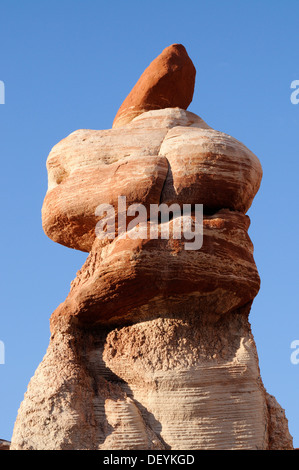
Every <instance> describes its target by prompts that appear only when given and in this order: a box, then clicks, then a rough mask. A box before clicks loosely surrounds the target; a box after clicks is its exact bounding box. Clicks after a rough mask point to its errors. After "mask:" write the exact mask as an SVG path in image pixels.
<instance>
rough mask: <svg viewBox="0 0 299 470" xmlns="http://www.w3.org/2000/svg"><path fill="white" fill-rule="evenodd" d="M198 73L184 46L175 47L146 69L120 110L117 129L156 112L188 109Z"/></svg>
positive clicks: (117, 115) (114, 122)
mask: <svg viewBox="0 0 299 470" xmlns="http://www.w3.org/2000/svg"><path fill="white" fill-rule="evenodd" d="M195 75H196V70H195V67H194V65H193V62H192V60H191V59H190V57H189V56H188V54H187V51H186V49H185V47H184V46H183V45H182V44H172V45H171V46H168V47H166V48H165V49H164V50H163V51H162V53H161V54H160V55H159V56H158V57H156V59H154V60H153V61H152V62H151V64H150V65H149V66H148V67H147V68H146V69H145V71H144V72H143V74H142V75H141V77H140V78H139V80H138V82H137V83H136V85H135V86H134V88H133V89H132V90H131V92H130V93H129V95H128V96H127V97H126V99H125V100H124V102H123V103H122V105H121V106H120V108H119V110H118V112H117V114H116V116H115V119H114V121H113V126H112V127H113V128H116V127H121V126H124V125H125V124H128V123H129V122H130V121H132V120H133V119H134V118H135V117H137V116H139V115H140V114H142V113H144V112H146V111H151V110H154V109H164V108H177V107H178V108H181V109H187V108H188V106H189V104H190V103H191V101H192V98H193V93H194V85H195Z"/></svg>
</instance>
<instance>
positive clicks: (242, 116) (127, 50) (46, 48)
mask: <svg viewBox="0 0 299 470" xmlns="http://www.w3.org/2000/svg"><path fill="white" fill-rule="evenodd" d="M298 13H299V2H298V0H294V1H292V0H286V1H282V0H281V1H280V0H279V1H278V0H263V1H260V0H259V1H257V0H253V1H250V2H248V1H245V0H244V1H241V0H239V1H230V0H227V1H224V0H218V1H213V0H206V1H202V0H186V1H184V2H182V1H181V0H180V1H176V0H171V1H170V0H166V1H164V0H163V1H161V0H159V1H157V0H151V1H150V2H149V1H146V0H145V1H135V0H133V1H130V0H128V1H123V0H118V1H111V0H110V1H109V2H108V1H105V2H102V1H99V0H84V1H83V0H71V1H70V0H59V1H57V0H51V1H40V0H36V1H32V0H26V1H23V0H18V1H17V0H1V2H0V50H1V56H0V61H1V62H0V64H1V67H0V80H2V81H3V82H4V83H5V94H6V95H5V99H6V103H5V104H4V105H0V135H1V138H0V157H1V207H2V209H1V273H0V279H1V310H0V312H1V322H0V340H1V341H3V342H4V344H5V354H6V357H5V364H4V365H0V385H1V386H0V438H2V439H8V440H9V439H10V438H11V434H12V429H13V423H14V421H15V418H16V415H17V410H18V407H19V405H20V403H21V401H22V399H23V395H24V392H25V391H26V388H27V385H28V382H29V380H30V378H31V377H32V375H33V374H34V371H35V369H36V367H37V366H38V364H39V363H40V361H41V360H42V358H43V356H44V354H45V352H46V349H47V345H48V342H49V317H50V315H51V313H52V312H53V310H55V308H56V307H57V305H58V304H59V303H60V302H62V301H63V300H64V299H65V297H66V296H67V294H68V291H69V287H70V282H71V280H72V279H73V278H74V277H75V275H76V271H77V270H78V269H79V268H80V267H81V265H82V264H83V262H84V260H85V259H86V254H84V253H80V252H76V251H74V250H71V249H68V248H65V247H62V246H60V245H58V244H55V243H53V242H52V241H51V240H49V239H48V238H47V237H46V236H45V235H44V233H43V231H42V226H41V206H42V203H43V198H44V196H45V192H46V189H47V173H46V167H45V163H46V158H47V155H48V153H49V152H50V150H51V148H52V147H53V146H54V145H55V144H56V143H57V142H58V141H59V140H61V139H62V138H64V137H66V136H67V135H68V134H70V133H71V132H73V131H74V130H76V129H80V128H90V129H107V128H110V127H111V124H112V121H113V118H114V116H115V114H116V112H117V110H118V108H119V106H120V104H121V103H122V101H123V99H124V98H125V97H126V95H127V94H128V92H129V91H130V90H131V88H132V86H133V85H134V84H135V82H136V80H137V79H138V78H139V76H140V74H141V73H142V72H143V70H144V69H145V67H147V66H148V64H149V63H150V62H151V61H152V60H153V59H154V58H155V57H156V56H157V55H158V54H159V53H160V52H161V51H162V50H163V49H164V48H165V47H167V46H169V45H170V44H172V43H182V44H184V46H185V47H186V49H187V51H188V53H189V55H190V57H191V58H192V60H193V62H194V64H195V66H196V69H197V81H196V88H195V94H194V99H193V102H192V104H191V105H190V107H189V110H190V111H193V112H195V113H196V114H198V115H200V116H201V117H202V118H203V119H204V120H205V121H206V122H207V123H208V124H209V125H211V126H212V127H214V128H215V129H217V130H220V131H223V132H226V133H228V134H231V135H233V136H234V137H235V138H237V139H238V140H241V141H242V142H243V143H244V144H245V145H247V146H248V147H249V148H250V149H251V150H252V151H253V152H254V153H255V154H256V155H257V156H258V157H259V158H260V161H261V163H262V166H263V170H264V177H263V181H262V186H261V189H260V191H259V193H258V196H257V197H256V198H255V200H254V204H253V206H252V208H251V209H250V211H249V216H250V217H251V227H250V236H251V239H252V241H253V243H254V246H255V260H256V264H257V267H258V270H259V273H260V276H261V280H262V283H261V290H260V292H259V294H258V296H257V297H256V299H255V301H254V304H253V308H252V311H251V315H250V321H251V325H252V329H253V333H254V337H255V340H256V344H257V349H258V353H259V358H260V368H261V375H262V378H263V382H264V384H265V387H266V389H267V390H268V392H269V393H271V394H273V395H274V396H275V397H276V398H277V400H278V401H279V403H280V404H281V406H282V407H283V408H284V409H285V410H286V415H287V418H288V420H289V427H290V431H291V433H292V435H293V437H294V445H295V446H297V447H299V406H298V392H299V364H298V365H294V364H292V363H291V361H290V356H291V352H292V350H291V348H290V344H291V342H292V341H294V340H296V339H298V340H299V316H298V230H299V226H298V171H299V163H298V156H299V152H298V149H299V139H298V135H299V104H298V105H293V104H292V103H291V101H290V95H291V91H292V90H291V88H290V85H291V82H292V81H293V80H299V60H298V59H299V57H298V55H299V52H298V39H299V37H298V36H299V33H298V32H299V28H298Z"/></svg>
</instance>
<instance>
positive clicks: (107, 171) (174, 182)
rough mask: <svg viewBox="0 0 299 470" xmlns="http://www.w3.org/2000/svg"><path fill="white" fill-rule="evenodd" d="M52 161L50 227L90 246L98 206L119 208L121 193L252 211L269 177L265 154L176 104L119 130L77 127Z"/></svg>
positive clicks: (58, 235) (71, 242) (52, 233)
mask: <svg viewBox="0 0 299 470" xmlns="http://www.w3.org/2000/svg"><path fill="white" fill-rule="evenodd" d="M47 168H48V174H49V177H48V179H49V183H48V191H47V194H46V197H45V201H44V204H43V208H42V220H43V228H44V231H45V233H46V234H47V235H48V236H49V237H50V238H51V239H52V240H54V241H55V242H58V243H61V244H62V245H66V246H68V247H70V248H76V249H79V250H82V251H88V252H89V251H90V250H91V247H92V244H93V242H94V240H95V238H96V236H95V230H94V227H95V226H96V224H97V222H98V221H99V218H98V217H97V216H96V215H95V210H96V207H97V206H98V205H100V204H103V203H107V204H112V205H113V206H114V207H115V209H116V210H117V197H118V196H119V195H122V196H126V200H127V205H131V204H132V203H139V204H143V205H145V206H146V207H147V209H148V207H149V205H150V204H159V202H161V203H165V204H168V205H171V204H172V203H178V204H180V205H181V206H182V205H183V204H196V203H199V202H200V203H201V204H203V205H204V210H207V211H214V212H215V211H216V210H219V209H222V208H228V209H230V210H232V211H240V212H243V213H245V212H246V211H247V210H248V209H249V207H250V206H251V203H252V200H253V198H254V196H255V194H256V193H257V191H258V189H259V186H260V183H261V178H262V168H261V164H260V162H259V160H258V158H257V157H256V156H255V155H254V154H253V153H252V152H251V151H250V150H248V149H247V148H246V147H245V146H244V145H243V144H241V143H240V142H238V141H237V140H236V139H234V138H232V137H230V136H228V135H226V134H224V133H222V132H218V131H214V130H213V129H211V128H210V127H209V126H208V125H207V124H206V123H205V122H204V121H203V120H202V119H200V118H199V117H198V116H196V115H195V114H193V113H190V112H188V111H184V110H182V109H177V108H167V109H163V110H158V111H149V112H148V113H144V114H142V115H141V116H138V117H137V118H135V119H134V120H133V121H132V122H131V123H130V124H128V126H124V127H122V128H119V129H110V130H105V131H95V130H79V131H76V132H74V133H72V134H71V135H70V136H68V137H67V138H65V139H63V140H62V141H61V142H59V143H58V144H57V145H56V146H55V147H54V148H53V149H52V151H51V152H50V154H49V156H48V159H47ZM74 194H75V195H76V197H74Z"/></svg>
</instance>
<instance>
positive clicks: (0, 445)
mask: <svg viewBox="0 0 299 470" xmlns="http://www.w3.org/2000/svg"><path fill="white" fill-rule="evenodd" d="M9 448H10V442H9V441H4V440H3V439H0V450H9Z"/></svg>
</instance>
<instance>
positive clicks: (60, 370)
mask: <svg viewBox="0 0 299 470" xmlns="http://www.w3.org/2000/svg"><path fill="white" fill-rule="evenodd" d="M194 80H195V68H194V65H193V64H192V61H191V59H190V58H189V56H188V55H187V52H186V50H185V48H184V47H183V46H181V45H177V44H176V45H172V46H170V47H169V48H167V49H165V50H164V51H163V52H162V54H161V55H160V56H159V57H158V58H157V59H155V60H154V61H153V62H152V64H150V66H149V67H148V68H147V69H146V71H145V72H144V74H142V76H141V77H140V79H139V81H138V82H137V84H136V86H135V87H134V88H133V90H132V92H131V93H130V94H129V95H128V97H127V98H126V100H125V101H124V103H123V104H122V105H121V107H120V109H119V111H118V113H117V115H116V117H115V120H114V123H113V127H112V129H107V130H84V129H83V130H78V131H75V132H73V133H72V134H71V135H69V136H68V137H66V138H65V139H63V140H62V141H61V142H59V143H58V144H56V145H55V146H54V147H53V149H52V151H51V152H50V154H49V156H48V159H47V169H48V177H49V179H48V191H47V193H46V196H45V200H44V204H43V208H42V223H43V228H44V231H45V233H46V234H47V235H48V236H49V237H50V238H51V239H52V240H54V241H55V242H57V243H60V244H62V245H65V246H67V247H70V248H74V249H77V250H82V251H85V252H88V253H89V254H88V257H87V260H86V262H85V264H84V265H83V267H82V268H81V270H80V271H79V272H78V273H77V277H76V279H74V281H73V282H72V284H71V289H70V293H69V295H68V297H67V298H66V300H65V301H64V302H63V303H62V304H61V305H59V306H58V307H57V309H56V310H55V311H54V312H53V314H52V316H51V320H50V323H51V340H50V344H49V347H48V350H47V352H46V354H45V357H44V359H43V361H42V362H41V364H40V365H39V367H38V369H37V370H36V373H35V375H34V377H33V378H32V380H31V381H30V384H29V386H28V390H27V392H26V395H25V398H24V400H23V402H22V404H21V406H20V409H19V413H18V417H17V420H16V424H15V428H14V433H13V438H12V444H11V448H12V449H91V450H92V449H97V450H104V449H107V450H110V449H120V450H128V449H132V450H134V449H138V450H141V449H149V450H152V449H178V450H193V449H291V448H292V437H291V436H290V434H289V431H288V423H287V419H286V417H285V415H284V411H283V410H282V409H281V407H280V406H279V405H278V403H277V402H276V400H275V398H274V397H272V396H271V395H269V394H268V393H267V392H266V390H265V387H264V385H263V382H262V379H261V377H260V371H259V364H258V355H257V351H256V346H255V342H254V338H253V335H252V332H251V328H250V323H249V321H248V316H249V313H250V308H251V305H252V302H253V300H254V298H255V296H256V295H257V294H258V291H259V288H260V278H259V275H258V271H257V268H256V265H255V261H254V256H253V246H252V242H251V240H250V238H249V236H248V228H249V224H250V220H249V217H248V215H247V214H246V213H247V211H248V209H249V208H250V206H251V204H252V202H253V199H254V197H255V195H256V193H257V191H258V189H259V187H260V184H261V179H262V168H261V164H260V161H259V159H258V158H257V157H256V156H255V155H254V154H253V153H252V152H251V151H250V150H249V149H248V148H247V147H245V146H244V145H243V144H242V143H241V142H239V141H238V140H236V139H235V138H233V137H231V136H229V135H227V134H225V133H223V132H219V131H217V130H214V129H212V128H211V127H210V126H209V125H208V124H206V123H205V122H204V121H203V120H202V119H201V118H200V117H199V116H197V115H196V114H194V113H190V112H189V111H187V110H186V109H187V107H188V105H189V104H190V102H191V100H192V96H193V91H194ZM120 196H122V197H125V201H126V202H125V206H124V208H123V209H124V210H125V212H128V209H129V208H130V207H132V205H133V204H138V205H139V207H141V206H142V207H143V208H144V210H145V213H146V218H145V221H144V228H145V230H146V236H145V237H143V238H138V237H137V238H133V237H131V236H130V235H131V233H132V229H131V228H130V223H131V222H132V220H134V217H133V215H132V213H131V215H130V216H128V218H127V219H126V222H125V224H124V226H123V227H122V228H123V232H121V231H120V228H121V224H120V219H117V221H116V223H115V225H113V227H114V228H115V236H114V237H111V238H109V239H108V238H100V237H99V236H97V232H96V227H97V226H98V224H99V222H101V220H102V219H101V215H100V214H99V211H98V208H99V206H101V207H102V205H104V204H106V205H109V208H110V209H109V210H112V211H115V212H117V210H118V209H119V197H120ZM161 204H165V205H166V206H168V207H169V206H171V205H176V208H177V210H178V209H179V210H182V213H175V214H174V215H173V217H172V218H170V220H168V221H166V222H165V221H164V220H158V221H157V222H156V225H157V233H158V234H159V236H158V237H156V238H152V237H151V231H150V228H151V227H152V220H151V212H150V209H151V207H152V205H161ZM198 204H202V205H203V220H202V243H201V244H200V246H199V247H198V248H197V249H196V248H195V247H194V249H186V245H187V243H189V244H190V240H189V239H188V237H186V236H184V235H185V233H183V235H182V236H181V237H177V236H176V231H175V227H176V225H175V224H177V223H178V222H179V226H183V221H184V220H185V219H184V217H185V216H184V212H183V209H184V208H185V207H186V205H189V207H190V211H191V212H190V217H189V220H190V223H192V224H193V225H194V226H195V227H196V221H197V219H196V214H197V213H196V207H197V206H196V205H198ZM107 207H108V206H107ZM109 220H110V219H109ZM114 222H115V220H114ZM109 223H110V222H109ZM165 229H167V233H168V237H166V238H162V237H161V233H162V232H163V231H164V230H165ZM163 233H164V232H163Z"/></svg>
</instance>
